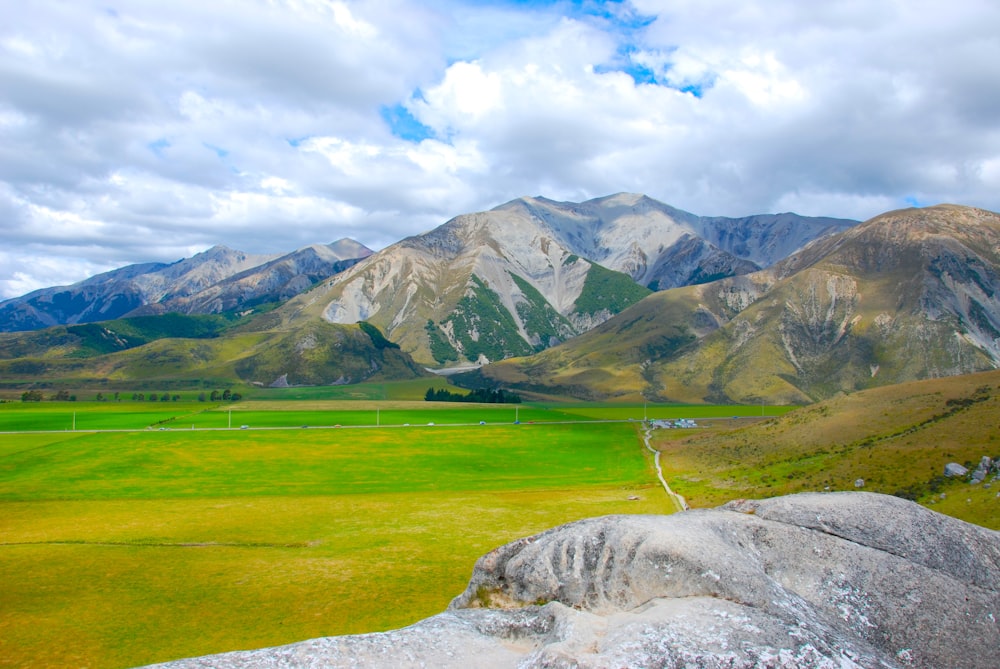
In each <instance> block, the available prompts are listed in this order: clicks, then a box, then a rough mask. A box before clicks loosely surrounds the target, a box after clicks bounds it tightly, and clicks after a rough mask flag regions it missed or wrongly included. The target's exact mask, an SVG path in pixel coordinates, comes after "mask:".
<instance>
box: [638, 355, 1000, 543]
mask: <svg viewBox="0 0 1000 669" xmlns="http://www.w3.org/2000/svg"><path fill="white" fill-rule="evenodd" d="M998 416H1000V372H987V373H983V374H971V375H967V376H960V377H950V378H945V379H934V380H929V381H918V382H913V383H907V384H901V385H898V386H888V387H885V388H877V389H872V390H867V391H864V392H859V393H854V394H852V395H844V396H840V397H837V398H834V399H831V400H827V401H825V402H822V403H819V404H816V405H812V406H809V407H803V408H801V409H797V410H795V411H793V412H791V413H788V414H786V415H785V416H783V417H782V418H778V419H770V420H766V421H762V422H758V423H756V424H754V425H752V426H750V427H745V428H738V429H727V428H726V427H724V426H723V425H724V424H717V427H715V428H712V429H709V430H702V431H698V432H697V433H692V432H691V431H665V430H660V431H657V432H656V434H655V437H654V444H655V446H656V448H658V449H659V450H660V451H661V453H662V456H661V465H662V467H663V470H664V475H665V477H666V478H667V480H668V482H669V484H670V486H671V488H673V489H674V490H675V491H676V492H678V493H680V494H681V495H684V496H685V497H686V498H687V500H688V503H689V504H691V505H692V506H695V507H711V506H716V505H718V504H722V503H724V502H726V501H728V500H731V499H735V498H741V497H746V498H756V497H771V496H775V495H784V494H789V493H794V492H802V491H823V490H857V489H859V488H858V487H856V485H855V482H856V481H858V479H862V480H863V482H864V484H863V487H862V488H860V489H863V490H867V491H871V492H881V493H887V494H897V493H899V494H902V495H906V496H909V497H911V498H915V499H916V500H917V501H919V502H921V503H922V504H925V505H926V506H928V507H930V508H934V509H936V510H938V511H942V512H944V513H948V514H949V515H953V516H955V517H958V518H961V519H963V520H967V521H969V522H973V523H977V524H979V525H984V526H986V527H991V528H994V529H1000V497H998V496H997V493H998V492H1000V483H998V482H992V483H991V482H990V481H987V482H986V484H985V485H983V484H980V485H970V484H969V483H968V482H966V481H962V480H954V479H945V478H944V477H943V472H944V466H945V465H946V464H948V463H949V462H958V463H962V464H970V465H974V464H975V463H978V462H979V460H980V458H981V457H982V456H984V455H985V456H989V457H991V458H995V457H997V456H1000V418H998ZM732 423H733V425H734V426H735V425H738V424H739V421H732ZM991 478H992V477H991ZM987 486H988V487H987ZM942 493H944V498H943V499H942V497H941V494H942Z"/></svg>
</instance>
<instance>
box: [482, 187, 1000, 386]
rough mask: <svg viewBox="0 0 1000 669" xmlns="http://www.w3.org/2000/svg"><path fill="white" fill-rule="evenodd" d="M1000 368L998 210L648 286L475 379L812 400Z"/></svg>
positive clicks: (880, 222)
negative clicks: (608, 315)
mask: <svg viewBox="0 0 1000 669" xmlns="http://www.w3.org/2000/svg"><path fill="white" fill-rule="evenodd" d="M998 365H1000V215H997V214H995V213H993V212H989V211H985V210H981V209H974V208H971V207H961V206H955V205H940V206H935V207H928V208H924V209H906V210H901V211H894V212H889V213H886V214H882V215H880V216H877V217H875V218H873V219H871V220H869V221H866V222H865V223H863V224H861V225H858V226H856V227H853V228H850V229H848V230H846V231H844V232H842V233H839V234H837V235H833V236H830V237H827V238H825V239H821V240H818V241H816V242H815V243H813V244H810V245H808V246H807V247H805V248H804V249H803V250H801V251H799V252H798V253H795V254H793V255H791V256H789V257H788V258H786V259H784V260H782V261H779V262H778V263H776V264H774V265H773V266H771V267H770V268H767V269H764V270H761V271H758V272H754V273H751V274H747V275H744V276H738V277H728V278H725V279H721V280H718V281H715V282H711V283H708V284H703V285H697V286H687V287H684V288H678V289H675V290H670V291H665V292H661V293H657V294H655V295H652V296H650V297H648V298H646V299H645V300H643V301H642V302H640V303H638V304H636V305H635V306H634V307H632V308H630V309H628V310H625V311H623V312H622V313H621V314H618V315H617V316H616V317H615V318H613V319H610V320H609V321H607V322H606V323H604V324H602V325H601V326H599V327H597V328H594V329H593V330H591V331H589V332H587V333H585V334H583V335H581V336H580V337H577V338H575V339H574V340H572V341H570V342H567V343H566V344H565V345H563V346H560V347H559V348H557V349H552V350H550V351H545V352H543V353H540V354H539V355H537V356H534V357H532V358H527V359H522V360H508V361H502V362H499V363H497V364H495V365H491V366H489V367H488V368H483V369H482V370H481V371H480V372H479V374H480V376H481V379H479V380H478V381H476V380H475V379H471V380H470V381H474V382H477V383H488V384H496V383H502V384H504V385H508V386H514V387H521V388H534V389H537V390H543V391H545V392H553V393H558V392H563V393H568V394H572V395H577V396H586V397H592V398H608V397H615V396H632V397H634V398H638V397H646V398H648V399H656V400H671V401H712V402H741V403H748V402H754V401H760V400H761V399H764V398H766V399H767V400H768V401H775V402H788V403H808V402H812V401H815V400H817V399H822V398H826V397H830V396H832V395H834V394H836V393H838V392H852V391H855V390H860V389H863V388H867V387H872V386H878V385H889V384H894V383H900V382H903V381H909V380H913V379H921V378H934V377H941V376H950V375H955V374H963V373H969V372H974V371H981V370H986V369H993V368H996V367H997V366H998Z"/></svg>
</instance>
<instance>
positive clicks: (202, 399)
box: [198, 392, 207, 402]
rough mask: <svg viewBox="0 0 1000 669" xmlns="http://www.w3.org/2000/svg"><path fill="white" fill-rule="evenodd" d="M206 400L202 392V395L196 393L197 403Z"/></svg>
mask: <svg viewBox="0 0 1000 669" xmlns="http://www.w3.org/2000/svg"><path fill="white" fill-rule="evenodd" d="M206 399H207V398H206V397H205V393H203V392H202V393H198V401H199V402H204V401H205V400H206Z"/></svg>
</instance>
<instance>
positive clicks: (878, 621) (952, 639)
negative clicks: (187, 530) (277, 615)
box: [161, 493, 1000, 669]
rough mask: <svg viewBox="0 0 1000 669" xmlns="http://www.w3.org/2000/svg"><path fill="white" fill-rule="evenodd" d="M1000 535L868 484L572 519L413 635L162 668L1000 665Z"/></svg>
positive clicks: (527, 542) (503, 563)
mask: <svg viewBox="0 0 1000 669" xmlns="http://www.w3.org/2000/svg"><path fill="white" fill-rule="evenodd" d="M998 621H1000V533H997V532H994V531H991V530H987V529H984V528H981V527H978V526H975V525H970V524H967V523H964V522H962V521H959V520H955V519H952V518H949V517H946V516H942V515H940V514H937V513H934V512H932V511H929V510H927V509H925V508H923V507H921V506H919V505H917V504H914V503H912V502H908V501H905V500H902V499H897V498H894V497H888V496H884V495H876V494H870V493H828V494H802V495H794V496H789V497H783V498H775V499H769V500H761V501H745V500H740V501H736V502H731V503H729V504H727V505H726V506H723V507H720V508H718V509H713V510H700V511H688V512H685V513H680V514H676V515H672V516H608V517H603V518H594V519H589V520H584V521H580V522H576V523H571V524H568V525H564V526H561V527H557V528H554V529H552V530H549V531H547V532H543V533H542V534H539V535H536V536H533V537H529V538H525V539H521V540H519V541H515V542H513V543H510V544H508V545H506V546H502V547H500V548H498V549H496V550H494V551H492V552H491V553H489V554H487V555H485V556H484V557H482V558H480V560H479V561H478V562H477V564H476V567H475V570H474V572H473V575H472V579H471V581H470V583H469V586H468V588H467V589H466V591H465V592H464V593H462V594H461V595H459V596H458V597H457V598H455V600H454V601H453V602H452V604H451V606H450V607H449V608H448V610H447V611H445V612H444V613H442V614H440V615H437V616H434V617H432V618H429V619H427V620H424V621H422V622H419V623H417V624H415V625H413V626H411V627H407V628H405V629H402V630H397V631H392V632H385V633H378V634H365V635H357V636H345V637H331V638H326V639H315V640H312V641H306V642H302V643H297V644H293V645H289V646H284V647H280V648H272V649H263V650H256V651H245V652H235V653H227V654H222V655H215V656H211V657H205V658H195V659H190V660H182V661H178V662H173V663H168V664H166V665H161V666H163V667H169V668H171V669H193V668H195V667H218V668H237V667H238V668H241V669H250V668H258V667H259V668H263V667H422V666H428V667H593V668H605V667H607V668H612V667H660V668H666V667H727V668H736V667H831V668H832V667H839V668H843V667H995V666H997V664H998V661H1000V655H998V646H997V640H998V639H1000V622H998Z"/></svg>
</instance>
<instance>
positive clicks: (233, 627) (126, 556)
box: [0, 194, 1000, 669]
mask: <svg viewBox="0 0 1000 669" xmlns="http://www.w3.org/2000/svg"><path fill="white" fill-rule="evenodd" d="M997 249H1000V216H998V215H997V214H995V213H993V212H987V211H984V210H980V209H974V208H970V207H960V206H955V205H941V206H937V207H926V208H914V209H906V210H900V211H896V212H887V213H886V214H883V215H881V216H878V217H875V218H873V219H870V220H868V221H865V222H863V223H857V222H854V221H841V220H836V219H825V218H806V217H798V216H795V215H793V214H777V215H767V216H751V217H745V218H741V219H720V218H708V217H699V216H695V215H693V214H689V213H687V212H683V211H680V210H677V209H674V208H672V207H669V206H668V205H665V204H663V203H659V202H656V201H654V200H651V199H649V198H646V197H645V196H640V195H634V194H618V195H614V196H608V197H605V198H598V199H596V200H590V201H587V202H583V203H566V202H562V203H560V202H554V201H551V200H546V199H545V198H521V199H518V200H515V201H512V202H509V203H507V204H505V205H501V206H499V207H496V208H495V209H492V210H490V211H488V212H479V213H475V214H463V215H460V216H457V217H455V218H453V219H451V220H449V221H448V222H447V223H445V224H443V225H442V226H439V227H438V228H435V229H434V230H431V231H430V232H428V233H425V234H423V235H417V236H415V237H411V238H407V239H404V240H401V241H400V242H398V243H397V244H393V245H390V246H389V247H387V248H385V249H383V250H382V251H378V252H370V251H369V250H367V249H364V248H363V247H360V246H359V245H357V244H356V243H351V242H350V240H342V241H341V242H339V243H337V244H334V245H325V246H320V247H306V248H305V249H300V250H299V251H297V252H294V253H292V254H284V255H282V254H272V255H268V256H262V257H251V256H249V255H247V254H242V253H241V252H237V251H232V250H230V249H224V248H215V249H211V250H210V252H205V253H204V254H199V255H197V256H195V257H194V258H191V259H188V260H184V261H180V262H178V263H174V264H171V265H159V264H151V265H136V266H130V267H127V268H122V269H121V270H118V271H115V272H111V273H108V274H107V275H102V276H100V277H94V278H93V279H92V280H88V281H86V282H81V284H77V285H75V286H70V287H61V288H53V289H46V290H42V291H36V292H35V293H32V294H29V295H27V296H25V297H24V298H19V299H14V300H7V301H5V302H3V303H0V316H2V317H3V318H5V319H6V320H4V321H3V328H4V329H6V330H9V331H8V332H2V333H0V399H2V400H3V402H0V537H2V540H0V583H2V584H3V585H4V592H5V600H4V606H5V608H4V609H3V611H2V612H0V666H20V665H22V664H27V663H30V664H38V665H43V666H45V665H47V666H67V665H73V666H76V665H79V666H84V665H85V666H92V667H106V668H108V669H111V668H118V667H128V666H135V665H138V664H143V663H150V662H156V661H163V660H169V659H173V658H178V657H184V656H194V655H204V654H209V653H215V652H222V651H226V650H234V649H239V648H254V647H261V646H271V645H278V644H283V643H289V642H293V641H299V640H301V639H306V638H313V637H319V636H328V635H341V634H351V633H358V632H370V631H377V630H387V629H394V628H398V627H401V626H404V625H407V624H409V623H412V622H414V621H416V620H419V619H421V618H424V617H426V616H428V615H432V614H434V613H437V612H439V611H441V610H442V609H443V608H444V607H445V606H446V605H447V603H448V601H450V599H451V598H452V597H453V596H454V595H455V594H456V593H457V592H459V591H461V589H462V588H463V587H464V586H465V583H466V582H467V578H468V574H469V570H470V569H471V566H472V564H473V563H474V561H475V560H476V558H478V557H479V556H480V555H482V554H484V553H486V552H487V551H489V550H491V549H492V548H493V547H495V546H498V545H500V544H502V543H504V542H508V541H513V540H515V539H517V538H519V537H523V536H526V535H530V534H533V533H536V532H539V531H542V530H545V529H547V528H549V527H551V526H553V525H558V524H561V523H566V522H569V521H574V520H577V519H581V518H585V517H590V516H601V515H608V514H669V513H671V512H673V511H674V509H675V508H676V506H677V505H676V503H675V501H674V500H672V499H669V498H668V496H667V494H666V492H665V490H664V486H663V485H661V483H660V481H659V479H658V478H657V472H656V471H655V469H654V466H653V457H654V455H655V454H658V456H659V458H658V459H659V464H660V468H661V470H662V475H663V478H664V480H665V481H666V482H667V484H668V485H669V487H670V489H672V490H673V491H674V492H675V493H677V494H679V495H681V496H683V497H684V498H685V499H686V501H687V503H688V504H689V505H690V506H691V507H692V508H707V507H715V506H718V505H720V504H723V503H726V502H729V501H731V500H737V499H746V498H765V497H775V496H780V495H786V494H789V493H796V492H824V491H851V490H863V491H866V492H878V493H884V494H887V495H896V496H898V497H904V498H907V499H911V500H915V501H917V502H919V503H920V504H922V505H924V506H926V507H928V508H932V509H934V510H936V511H940V512H942V513H945V514H948V515H951V516H954V517H956V518H959V519H962V520H965V521H968V522H970V523H975V524H977V525H981V526H985V527H988V528H994V529H1000V482H998V481H997V479H996V478H995V477H996V469H995V467H994V469H991V470H990V471H989V473H988V475H987V476H985V477H984V478H981V479H980V480H978V481H976V482H975V483H971V482H970V481H969V478H970V476H971V470H972V469H973V468H974V467H976V463H979V462H980V461H982V459H983V458H984V457H985V458H988V459H989V461H990V462H991V463H993V462H996V460H997V459H998V456H1000V443H998V442H997V441H996V440H997V434H1000V424H998V423H997V420H996V416H997V415H1000V405H998V403H1000V371H997V367H998V364H1000V354H998V350H1000V349H998V348H997V346H998V344H997V342H998V341H1000V303H998V302H997V295H1000V256H998V255H997V254H998V251H997ZM74 309H75V311H74ZM432 370H433V371H432ZM428 389H430V390H432V391H440V390H447V391H448V393H449V394H451V393H456V394H463V393H465V392H467V391H468V390H471V389H476V390H483V391H488V393H494V392H496V391H497V390H499V389H502V390H504V391H505V392H508V393H510V392H514V393H516V394H517V395H518V396H519V397H521V398H523V400H524V401H523V402H522V403H520V404H472V403H445V402H425V401H423V399H424V397H425V393H427V391H428ZM488 393H487V396H488ZM431 394H433V393H431ZM682 418H683V419H690V420H693V421H694V422H693V423H688V422H681V423H677V422H676V420H677V419H682ZM654 425H658V427H656V428H655V429H652V428H653V426H654ZM668 425H669V427H668ZM647 429H649V435H648V448H647V444H646V443H644V439H645V438H646V433H647ZM951 463H954V464H957V465H961V466H963V467H964V468H966V469H968V470H970V472H967V473H966V475H963V476H956V477H946V476H945V475H944V468H945V466H946V465H948V464H951ZM990 466H991V467H992V466H993V465H992V464H991V465H990ZM68 638H72V639H73V640H74V641H73V643H65V642H64V640H65V639H68Z"/></svg>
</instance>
